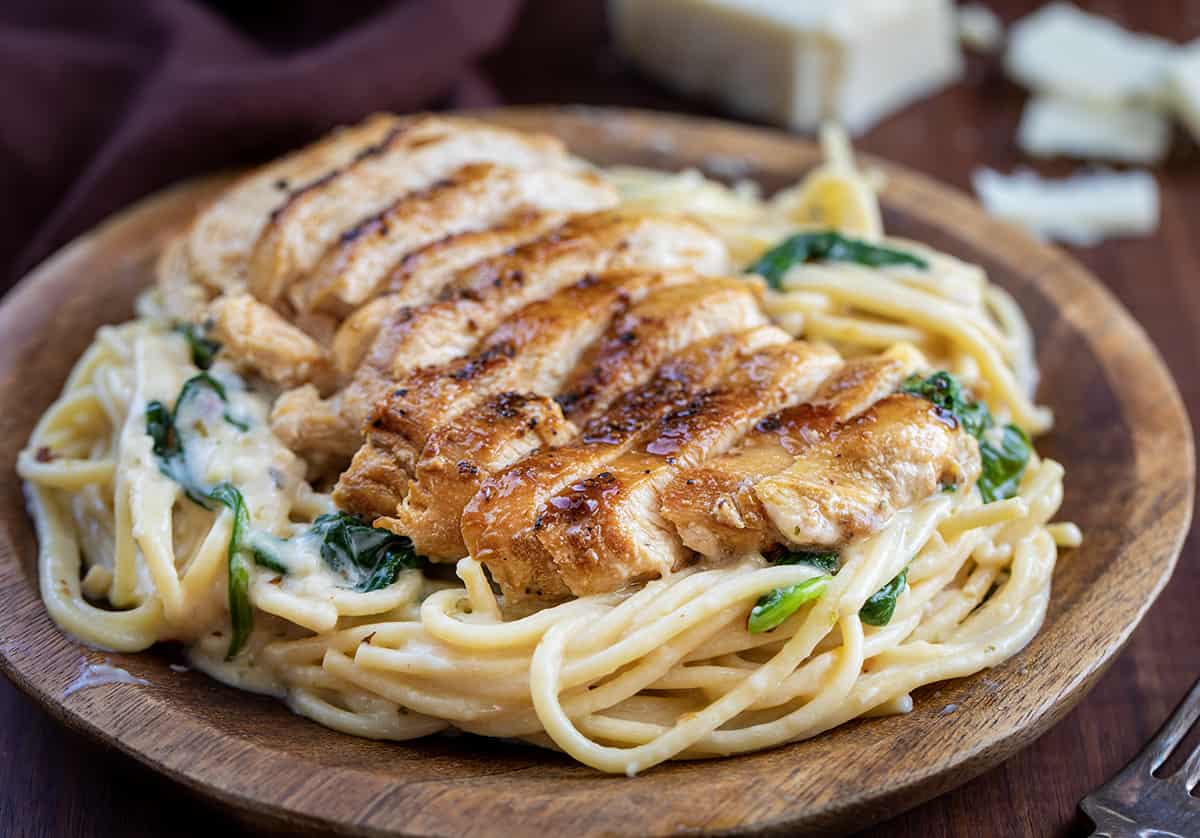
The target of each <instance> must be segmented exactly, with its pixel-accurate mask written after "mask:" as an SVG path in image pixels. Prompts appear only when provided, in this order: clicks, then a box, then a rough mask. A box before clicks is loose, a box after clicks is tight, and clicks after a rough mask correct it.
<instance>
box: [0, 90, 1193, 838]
mask: <svg viewBox="0 0 1200 838" xmlns="http://www.w3.org/2000/svg"><path fill="white" fill-rule="evenodd" d="M488 116H489V117H490V118H493V119H496V120H499V121H502V122H505V123H508V124H511V125H515V126H518V127H522V128H536V129H540V130H549V131H552V132H554V133H557V134H559V135H561V136H562V137H563V138H564V139H565V140H566V141H567V142H568V143H569V144H570V145H571V147H572V148H573V149H574V150H575V151H576V152H578V153H580V154H582V155H584V156H586V157H588V158H590V159H592V160H595V161H597V162H599V163H616V162H632V163H641V164H649V165H655V166H662V167H670V168H679V167H683V166H698V167H701V168H707V169H709V170H711V171H713V173H714V174H718V175H719V174H728V173H729V171H730V168H731V166H733V165H735V164H736V165H737V166H744V167H745V171H744V173H745V174H747V175H750V176H753V177H755V178H757V179H759V180H760V181H761V182H762V184H763V185H764V187H766V188H767V189H768V190H773V189H775V188H778V187H780V186H782V185H784V184H788V183H792V182H793V181H794V180H795V179H796V178H797V177H798V176H799V175H800V174H801V173H802V172H803V171H805V170H806V169H807V168H809V167H810V166H811V165H813V164H814V163H815V162H816V161H817V158H818V153H817V150H816V149H815V148H814V147H813V145H812V144H810V143H808V142H804V141H801V140H797V139H795V138H793V137H790V136H787V135H784V134H779V133H774V132H769V131H763V130H756V129H751V128H745V127H740V126H735V125H732V124H727V123H721V122H713V121H704V120H695V119H685V118H681V117H675V116H663V115H652V114H647V113H636V112H629V111H613V110H590V109H535V110H502V111H495V112H490V113H489V114H488ZM876 162H877V161H876ZM884 168H885V169H886V171H887V173H888V174H889V179H888V186H887V190H886V192H885V193H884V196H883V203H884V207H885V222H886V224H887V227H888V229H889V230H890V231H892V232H894V233H897V234H900V235H904V236H910V237H913V238H916V239H920V240H923V241H926V242H928V243H930V244H931V245H933V246H935V247H939V248H942V249H945V250H947V251H949V252H951V253H953V254H955V255H957V256H960V257H962V258H965V259H968V260H971V261H974V262H978V263H980V264H982V265H983V266H984V267H985V268H987V270H988V272H989V273H990V275H991V277H992V279H994V280H995V281H997V282H999V283H1001V284H1002V285H1004V286H1005V287H1006V288H1008V289H1009V290H1010V291H1011V292H1012V293H1013V294H1015V295H1016V297H1017V299H1018V301H1019V302H1020V303H1021V305H1022V307H1023V308H1024V310H1025V311H1026V313H1027V314H1028V316H1029V317H1030V319H1031V321H1032V324H1033V327H1034V329H1035V331H1036V333H1037V336H1038V346H1039V353H1038V354H1039V361H1040V363H1041V368H1042V372H1043V376H1044V378H1043V384H1042V389H1041V397H1042V399H1043V400H1044V401H1045V402H1047V403H1049V404H1050V405H1052V406H1053V408H1054V410H1055V412H1056V414H1057V417H1058V425H1057V429H1056V430H1055V432H1054V433H1053V434H1052V435H1050V436H1049V437H1047V438H1046V439H1044V440H1043V441H1042V442H1041V443H1040V445H1039V448H1040V449H1041V450H1042V451H1043V452H1045V453H1046V454H1047V455H1049V456H1051V457H1054V458H1056V459H1058V460H1060V461H1061V462H1063V463H1064V464H1065V465H1066V467H1067V483H1066V502H1065V505H1064V510H1063V517H1065V518H1068V519H1071V520H1074V521H1077V522H1078V523H1079V524H1080V525H1081V526H1082V527H1083V530H1084V533H1085V534H1086V539H1085V542H1084V546H1083V547H1082V548H1081V549H1079V550H1077V551H1074V552H1068V553H1066V554H1065V555H1064V556H1063V557H1062V559H1061V561H1060V563H1059V568H1058V571H1057V573H1056V575H1055V579H1054V595H1053V598H1052V599H1051V603H1050V610H1049V614H1048V616H1047V619H1046V624H1045V626H1044V627H1043V628H1042V631H1041V633H1040V634H1038V636H1037V637H1036V638H1035V639H1034V641H1033V642H1032V643H1031V644H1030V646H1029V647H1028V648H1027V649H1026V650H1025V651H1024V652H1022V653H1021V654H1019V655H1017V656H1016V657H1015V658H1013V659H1012V660H1010V661H1008V662H1007V663H1006V664H1004V665H1003V666H1000V667H998V668H996V669H993V670H990V671H986V672H983V673H980V674H978V675H976V676H974V677H971V678H966V679H961V680H958V681H953V682H949V683H945V684H942V685H935V686H932V687H929V688H926V689H924V690H921V691H919V692H918V694H917V696H916V708H915V710H914V711H913V712H912V713H911V714H910V715H908V716H895V717H891V718H886V719H875V720H870V721H865V722H857V723H853V724H850V725H847V726H844V727H842V728H839V729H837V730H835V731H832V732H830V733H827V734H825V735H823V736H820V737H818V738H816V739H814V740H812V741H809V742H803V743H800V744H796V745H791V746H787V747H783V748H778V749H775V750H772V751H768V752H765V753H759V754H753V755H749V756H743V757H737V758H733V759H726V760H719V761H709V762H693V763H675V764H671V765H666V766H662V767H659V768H656V769H654V770H652V771H649V772H648V773H646V774H644V775H643V776H640V777H637V778H635V779H627V778H623V777H622V778H615V777H604V776H601V775H599V774H597V773H596V772H594V771H592V770H591V769H588V768H585V767H583V766H580V765H576V764H573V763H572V762H571V761H570V760H568V759H567V758H565V757H563V756H561V755H558V754H555V753H551V752H546V751H541V750H537V749H535V748H532V747H524V746H520V745H510V744H505V743H499V742H491V741H485V740H482V739H477V738H474V737H469V736H462V737H454V738H451V737H446V736H441V737H433V738H430V739H427V740H421V741H415V742H410V743H407V744H385V743H376V742H368V741H364V740H357V739H353V738H351V737H348V736H343V735H341V734H337V733H334V732H332V731H329V730H326V729H324V728H322V727H319V726H318V725H316V724H314V723H312V722H308V721H306V720H304V719H301V718H299V717H296V716H293V715H291V714H290V713H289V712H288V711H287V710H286V709H285V708H284V707H283V705H282V704H279V703H277V702H275V701H273V700H269V699H265V698H259V697H256V696H251V695H249V694H246V693H240V692H236V691H234V690H232V689H228V688H226V687H223V686H221V685H219V684H217V683H215V682H213V681H210V680H208V679H207V678H205V677H204V676H203V675H200V674H199V673H195V672H188V673H177V672H174V671H172V670H170V669H169V668H168V666H167V663H168V661H169V659H170V658H169V653H168V652H165V651H164V652H150V653H146V654H142V655H115V654H101V653H98V652H94V651H90V650H88V649H85V648H83V647H82V646H80V645H79V644H78V643H76V642H74V641H72V640H71V639H70V638H69V637H66V636H65V635H63V634H62V633H60V632H59V631H58V630H57V629H56V628H55V626H54V625H53V624H52V623H51V621H50V619H49V618H48V617H47V615H46V613H45V611H44V610H43V608H42V604H41V601H40V600H39V598H38V593H37V576H36V571H35V544H34V538H33V534H32V532H31V526H30V523H29V521H28V520H27V518H26V515H25V511H24V507H23V503H22V497H21V490H20V486H19V484H18V481H17V480H16V479H15V477H14V476H13V468H14V461H15V458H16V454H17V451H18V450H19V449H20V447H21V446H22V445H23V444H24V442H25V440H26V438H27V437H28V435H29V432H30V430H31V428H32V427H33V424H34V422H35V421H36V419H37V417H38V415H39V414H40V413H41V412H42V411H43V410H44V409H45V407H46V406H47V405H48V404H49V403H50V402H51V400H52V399H53V398H54V397H55V396H56V395H57V393H58V391H59V388H60V387H61V385H62V382H63V380H64V379H65V377H66V374H67V371H68V369H69V368H70V366H71V364H72V363H73V362H74V360H75V359H76V358H77V357H78V355H79V354H80V352H82V350H83V349H84V347H85V346H86V344H87V343H88V341H89V340H91V337H92V333H93V332H94V330H95V329H96V327H97V326H99V325H100V324H102V323H115V322H119V321H121V320H124V319H126V318H128V317H129V316H131V313H132V301H133V297H134V295H135V294H136V293H137V291H138V290H139V289H141V288H142V287H143V286H144V285H145V284H146V283H148V282H149V281H150V276H151V273H150V272H151V265H152V261H153V258H154V255H155V253H156V251H157V250H158V249H159V247H160V245H161V243H162V242H163V240H164V239H165V238H166V237H167V236H168V235H169V234H170V233H171V232H172V231H174V230H176V229H178V228H179V227H180V225H181V224H183V223H185V221H186V220H187V219H188V217H189V215H190V214H191V213H192V212H193V210H194V209H195V207H196V206H197V205H198V204H199V203H200V202H201V201H203V200H204V199H205V197H206V196H207V195H209V194H211V192H212V190H213V188H214V183H213V182H212V181H208V182H194V183H190V184H184V185H181V186H179V187H176V188H174V189H172V190H169V191H167V192H164V193H162V194H159V195H157V196H155V197H152V198H149V199H147V200H145V201H143V202H142V203H140V204H138V205H136V206H134V207H132V208H130V209H128V210H126V211H125V212H123V213H121V214H120V215H118V216H116V217H115V218H113V219H112V220H111V221H109V222H108V223H106V224H105V225H103V226H102V227H100V228H99V229H98V230H96V231H95V232H93V233H92V234H90V235H88V236H85V237H83V238H82V239H80V240H78V241H76V242H75V243H73V244H72V245H70V246H69V247H67V248H65V249H64V250H63V251H62V252H60V253H59V254H58V255H57V256H55V257H54V258H52V259H51V260H49V261H48V262H47V263H46V264H44V265H43V266H42V267H41V268H39V269H38V270H37V271H35V272H34V273H33V274H32V275H31V276H29V277H28V278H26V280H25V281H24V282H23V283H22V284H21V285H20V286H19V287H18V288H17V289H16V290H15V291H14V292H13V293H12V294H10V295H9V297H8V299H7V300H6V301H5V303H4V305H3V307H2V308H0V346H2V351H0V404H2V405H3V406H4V409H3V411H0V473H3V474H5V475H8V478H7V479H6V480H4V481H3V482H2V483H0V492H2V496H0V597H2V599H0V601H2V602H3V608H2V609H0V666H3V669H4V671H5V673H6V674H7V675H8V677H9V678H11V679H12V680H13V681H14V682H15V683H17V684H18V685H19V686H20V687H21V688H22V689H24V690H25V691H26V692H28V693H29V694H30V695H32V696H33V697H34V698H35V699H37V700H38V701H39V702H40V703H41V704H42V705H43V706H44V707H45V708H46V709H47V710H48V711H49V712H50V713H52V714H53V715H54V716H55V717H57V718H59V719H61V720H62V721H64V722H66V723H67V724H69V725H71V726H73V727H76V728H79V729H82V730H84V731H86V732H88V733H90V734H92V735H94V736H96V737H99V738H101V739H103V740H104V741H106V742H109V743H111V744H113V745H115V746H116V747H118V748H120V749H121V750H123V751H125V752H127V753H129V754H132V755H133V756H134V757H136V758H137V759H139V760H141V761H142V762H144V763H146V764H147V765H149V766H151V767H153V768H155V769H157V770H159V771H161V772H163V773H164V774H167V775H169V776H171V777H173V778H175V779H176V780H178V781H179V782H181V783H183V784H185V785H187V786H188V787H190V788H192V789H195V790H197V791H199V792H202V793H203V794H205V795H208V796H211V797H212V798H215V799H216V800H218V801H220V802H221V803H223V804H227V805H229V806H232V807H236V808H237V809H238V810H239V811H241V812H243V813H244V814H247V815H249V816H250V817H252V818H257V819H259V820H263V821H266V820H270V821H275V822H279V821H283V822H285V823H286V824H287V825H289V826H301V825H306V826H314V827H322V828H332V829H335V830H337V831H340V832H346V833H353V834H383V833H400V834H408V835H432V834H442V835H444V834H470V835H480V836H482V835H497V836H500V835H505V836H507V835H513V834H525V833H535V832H536V833H540V834H544V835H583V834H598V833H606V834H611V833H640V834H653V835H664V834H667V833H675V832H678V831H693V832H739V833H781V834H782V833H791V832H793V831H795V830H799V829H808V830H821V831H833V830H843V829H848V828H850V827H853V826H862V825H865V824H867V823H869V822H873V821H877V820H881V819H883V818H886V817H889V816H891V815H894V814H896V813H898V812H900V811H902V810H904V809H906V808H908V807H911V806H914V805H916V804H917V803H920V802H922V801H924V800H927V799H928V798H930V797H932V796H934V795H936V794H939V793H940V792H943V791H945V790H947V789H949V788H951V787H953V786H956V785H958V784H960V783H963V782H965V781H966V780H968V779H970V778H971V777H973V776H975V775H976V774H978V773H979V772H981V771H983V770H984V769H985V768H988V767H989V766H991V765H994V764H995V763H997V762H999V761H1001V760H1003V759H1004V758H1006V757H1007V756H1009V755H1010V754H1012V753H1013V752H1014V751H1016V750H1017V749H1018V748H1020V747H1021V746H1023V745H1025V744H1026V743H1028V742H1030V741H1031V740H1032V739H1033V738H1034V737H1036V736H1038V735H1039V734H1040V733H1041V732H1042V731H1044V730H1045V729H1046V728H1047V727H1049V726H1050V725H1051V724H1053V723H1054V722H1055V721H1056V720H1057V719H1059V718H1060V717H1061V716H1063V714H1065V713H1066V712H1067V710H1068V709H1070V707H1071V706H1072V705H1073V704H1074V703H1075V702H1076V701H1078V700H1079V698H1080V697H1081V696H1082V695H1083V694H1084V692H1086V691H1087V689H1088V688H1089V687H1090V686H1091V685H1092V684H1093V683H1094V682H1095V680H1096V679H1097V677H1099V675H1100V673H1101V672H1102V671H1103V670H1104V668H1105V666H1106V665H1107V664H1108V663H1109V662H1110V661H1111V660H1112V658H1113V656H1114V655H1116V654H1117V653H1118V652H1119V651H1120V649H1121V647H1122V645H1123V644H1124V643H1125V641H1126V639H1127V638H1128V637H1129V634H1130V632H1132V631H1133V629H1134V627H1135V626H1136V625H1137V623H1138V621H1139V619H1141V617H1142V615H1143V614H1144V613H1145V612H1146V610H1147V609H1148V608H1149V607H1150V606H1151V604H1152V603H1153V601H1154V598H1155V596H1157V594H1158V592H1159V591H1160V590H1161V589H1162V587H1163V585H1164V584H1165V583H1166V581H1167V579H1168V577H1169V576H1170V575H1171V570H1172V568H1173V566H1174V564H1175V560H1176V556H1177V553H1178V550H1179V547H1180V544H1181V542H1182V539H1183V537H1184V534H1185V533H1186V531H1187V528H1188V522H1189V518H1190V515H1191V509H1192V485H1193V472H1194V465H1193V453H1192V439H1191V434H1190V430H1189V426H1188V422H1187V418H1186V416H1185V414H1184V409H1183V406H1182V403H1181V402H1180V398H1179V394H1178V393H1177V391H1176V389H1175V385H1174V384H1173V383H1172V381H1171V379H1170V377H1169V375H1168V373H1167V371H1166V368H1165V367H1164V366H1163V363H1162V361H1161V359H1160V358H1159V356H1158V353H1157V352H1156V351H1155V350H1154V347H1153V346H1152V345H1151V343H1150V341H1149V340H1148V339H1147V338H1146V335H1145V333H1144V332H1143V331H1142V330H1141V328H1139V327H1138V325H1137V324H1136V323H1135V322H1134V321H1133V320H1132V319H1131V318H1130V316H1129V314H1127V313H1126V312H1125V311H1124V310H1123V309H1122V308H1121V307H1120V305H1119V304H1118V303H1117V302H1116V301H1115V300H1114V299H1113V298H1112V296H1110V295H1109V293H1108V292H1107V291H1105V290H1104V289H1103V288H1102V287H1101V286H1100V285H1099V284H1098V283H1097V282H1096V281H1095V280H1094V279H1092V278H1091V277H1090V276H1089V275H1088V274H1087V273H1086V272H1085V271H1084V270H1083V269H1082V268H1081V267H1080V266H1079V265H1077V264H1076V263H1075V262H1073V261H1072V260H1071V259H1070V258H1068V257H1067V256H1066V255H1065V254H1064V253H1063V252H1062V251H1060V250H1057V249H1055V248H1053V247H1050V246H1047V245H1044V244H1040V243H1038V242H1035V241H1033V240H1032V239H1031V238H1029V237H1028V236H1026V235H1024V234H1022V233H1021V232H1019V231H1017V230H1015V229H1013V228H1011V227H1008V226H1006V225H1004V224H1001V223H999V222H997V221H994V220H991V219H989V218H988V217H987V216H985V215H984V214H983V212H982V211H981V210H980V209H979V208H978V207H977V206H976V205H975V204H974V203H973V202H971V201H970V200H969V199H968V198H966V197H965V196H963V195H962V194H960V193H958V192H955V191H953V190H951V189H948V188H946V187H944V186H939V185H937V184H936V183H933V182H931V181H930V180H928V179H926V178H924V177H922V176H920V175H916V174H913V173H911V172H907V171H902V170H898V169H896V168H894V167H888V166H884ZM99 660H109V661H111V662H113V663H115V664H117V665H120V666H123V667H125V668H127V669H128V670H129V671H130V672H131V673H133V674H134V675H137V676H140V677H143V678H145V679H146V680H148V681H149V682H150V685H149V686H138V685H118V686H106V687H102V688H94V689H88V690H83V691H80V692H76V693H74V694H72V695H70V696H68V697H64V695H63V692H64V688H65V687H66V686H67V685H68V684H69V683H71V681H72V680H74V679H75V677H76V676H77V675H78V674H79V671H80V668H81V665H82V664H83V663H84V662H85V661H99ZM950 705H956V706H957V710H955V711H954V712H952V713H948V712H944V711H945V709H946V708H948V706H950ZM1064 770H1066V769H1064ZM98 782H104V779H103V778H98Z"/></svg>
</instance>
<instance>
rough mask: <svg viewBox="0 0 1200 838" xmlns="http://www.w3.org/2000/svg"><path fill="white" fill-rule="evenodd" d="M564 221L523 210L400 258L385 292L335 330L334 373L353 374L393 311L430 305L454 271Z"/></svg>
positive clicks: (558, 216)
mask: <svg viewBox="0 0 1200 838" xmlns="http://www.w3.org/2000/svg"><path fill="white" fill-rule="evenodd" d="M567 218H568V215H567V213H562V212H528V211H524V210H522V211H519V212H517V213H514V214H513V215H511V216H509V217H508V218H507V219H505V220H504V221H503V222H502V223H500V224H498V225H497V226H495V227H492V228H491V229H488V230H478V231H472V232H468V233H458V234H457V235H453V236H447V237H446V238H444V239H440V240H439V241H435V242H433V243H432V244H429V245H426V246H425V247H422V248H421V249H420V250H417V251H414V252H413V253H410V254H409V255H407V256H405V257H404V259H402V260H401V261H400V264H399V265H397V266H396V267H395V268H393V269H392V271H391V273H390V274H389V275H388V277H387V278H386V279H385V280H384V290H385V292H386V293H384V294H383V296H380V297H377V298H375V299H374V300H372V301H371V302H369V303H367V304H366V305H364V306H361V307H359V308H358V309H357V310H355V312H354V313H353V314H351V315H350V316H349V317H347V318H346V319H345V321H344V322H343V323H342V325H341V326H339V327H338V330H337V335H336V336H335V337H334V339H333V361H334V366H335V367H336V368H337V370H338V373H339V374H340V375H342V376H349V375H350V374H351V373H353V372H354V370H355V368H356V367H357V366H358V365H359V363H360V362H361V361H362V359H363V357H364V356H365V355H366V354H367V351H368V350H369V349H370V348H371V344H372V342H374V340H375V336H376V335H378V334H379V329H380V327H381V326H382V325H383V324H384V323H385V322H387V320H388V319H389V318H390V317H392V316H393V315H395V313H396V312H398V311H400V310H401V309H402V308H405V307H415V306H420V305H424V304H426V303H429V302H432V301H433V299H434V298H435V297H436V296H437V294H438V292H440V291H441V290H442V288H444V287H445V286H446V285H448V284H449V283H450V282H451V281H452V280H453V279H454V277H455V276H456V275H457V274H458V272H459V271H462V270H464V269H466V268H469V267H470V266H471V265H474V264H475V263H476V262H482V261H483V260H484V259H491V258H494V257H496V256H499V255H500V254H502V253H505V252H507V251H509V250H513V249H515V248H518V247H520V246H521V245H523V244H527V243H529V242H531V241H533V240H534V239H536V238H539V237H541V236H543V235H545V234H546V233H547V232H549V231H550V230H552V229H554V228H555V227H558V226H559V225H561V224H563V223H564V222H565V221H566V220H567Z"/></svg>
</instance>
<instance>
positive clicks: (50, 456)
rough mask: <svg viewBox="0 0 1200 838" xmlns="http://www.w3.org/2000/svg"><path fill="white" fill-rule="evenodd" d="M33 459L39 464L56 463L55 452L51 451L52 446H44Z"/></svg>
mask: <svg viewBox="0 0 1200 838" xmlns="http://www.w3.org/2000/svg"><path fill="white" fill-rule="evenodd" d="M33 458H34V459H35V460H37V461H38V462H39V463H49V462H53V461H54V452H53V451H51V450H50V446H48V445H43V446H42V447H41V448H39V449H38V450H37V452H36V453H35V454H34V455H33Z"/></svg>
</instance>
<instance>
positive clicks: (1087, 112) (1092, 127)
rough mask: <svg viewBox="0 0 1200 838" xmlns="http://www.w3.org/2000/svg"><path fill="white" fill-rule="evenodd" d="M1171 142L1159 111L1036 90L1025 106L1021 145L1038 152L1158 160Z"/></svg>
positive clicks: (1019, 135)
mask: <svg viewBox="0 0 1200 838" xmlns="http://www.w3.org/2000/svg"><path fill="white" fill-rule="evenodd" d="M1170 144H1171V125H1170V122H1169V121H1168V120H1167V117H1166V116H1164V115H1163V114H1162V113H1161V112H1160V111H1158V110H1155V109H1154V108H1149V107H1140V106H1136V105H1129V106H1116V105H1103V104H1096V103H1092V102H1083V101H1079V100H1073V99H1063V98H1060V97H1057V96H1037V97H1034V98H1033V99H1032V100H1030V102H1029V104H1028V105H1026V106H1025V112H1024V113H1023V114H1022V115H1021V124H1020V126H1019V127H1018V128H1017V145H1019V146H1020V147H1021V149H1022V150H1023V151H1025V152H1028V153H1029V154H1032V155H1033V156H1035V157H1053V156H1055V155H1065V156H1068V157H1084V158H1091V159H1100V160H1117V161H1120V162H1123V163H1157V162H1159V161H1160V160H1162V159H1163V158H1164V157H1165V156H1166V154H1167V149H1168V148H1169V147H1170Z"/></svg>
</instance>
